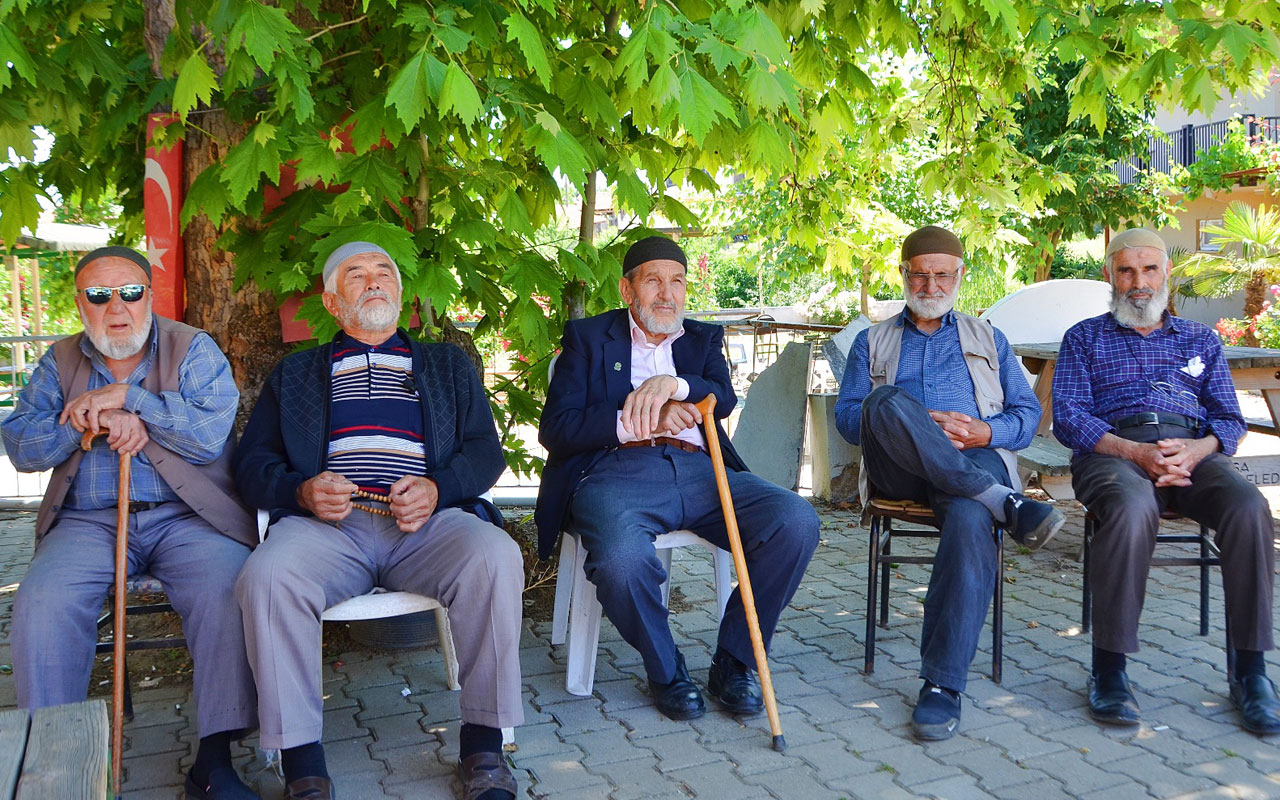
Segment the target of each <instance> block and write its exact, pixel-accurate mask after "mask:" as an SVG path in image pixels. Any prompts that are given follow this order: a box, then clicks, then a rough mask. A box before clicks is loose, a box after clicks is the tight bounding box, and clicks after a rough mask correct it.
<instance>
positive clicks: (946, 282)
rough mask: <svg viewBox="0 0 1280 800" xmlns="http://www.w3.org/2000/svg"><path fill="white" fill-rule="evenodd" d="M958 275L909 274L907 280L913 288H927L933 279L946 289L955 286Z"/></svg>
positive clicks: (945, 273)
mask: <svg viewBox="0 0 1280 800" xmlns="http://www.w3.org/2000/svg"><path fill="white" fill-rule="evenodd" d="M958 274H959V273H956V272H908V273H907V280H908V281H910V282H911V285H912V286H927V285H928V284H929V279H930V278H932V279H933V282H934V283H936V284H938V285H939V286H941V287H942V288H944V289H946V288H949V287H951V286H955V284H956V276H957V275H958Z"/></svg>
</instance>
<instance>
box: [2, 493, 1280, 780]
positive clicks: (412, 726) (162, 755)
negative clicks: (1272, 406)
mask: <svg viewBox="0 0 1280 800" xmlns="http://www.w3.org/2000/svg"><path fill="white" fill-rule="evenodd" d="M1272 491H1275V490H1272ZM1273 505H1274V502H1273ZM1064 506H1065V508H1066V509H1067V510H1068V512H1069V515H1068V516H1069V520H1068V523H1067V527H1066V528H1065V529H1064V532H1063V534H1062V535H1060V536H1059V537H1058V539H1056V540H1055V541H1053V542H1051V543H1050V544H1049V545H1048V547H1046V548H1045V550H1043V551H1041V552H1037V553H1035V554H1019V553H1010V554H1008V556H1007V562H1008V566H1007V570H1006V580H1007V583H1006V586H1005V631H1006V635H1005V668H1004V681H1003V684H1001V685H996V684H994V683H992V682H991V680H990V677H989V675H990V668H991V658H990V644H991V640H990V636H989V630H990V629H989V628H988V629H987V631H985V632H984V635H983V641H982V649H981V651H980V652H979V653H978V656H977V658H976V659H975V661H974V665H973V670H972V673H971V679H970V684H969V689H968V693H967V696H966V698H965V705H964V715H963V721H962V724H961V732H960V734H959V735H957V736H956V737H955V738H954V739H952V740H950V741H947V742H940V743H933V744H927V745H922V744H918V743H916V742H914V741H913V740H912V739H911V737H910V733H909V724H908V723H909V717H910V713H911V707H912V705H913V703H914V701H915V695H916V693H917V691H918V689H919V681H918V679H917V677H916V670H917V668H918V666H919V656H918V644H919V634H920V620H921V615H922V610H923V605H922V601H923V597H924V591H925V586H926V583H927V580H928V568H927V567H908V566H903V567H901V568H900V569H898V570H897V571H896V572H895V577H894V580H893V582H892V589H891V602H890V610H891V615H890V616H891V618H890V622H889V628H888V630H882V631H880V632H879V635H878V638H877V651H878V654H877V658H876V670H875V673H874V674H873V675H863V674H862V658H863V637H864V626H865V622H864V620H865V608H866V563H867V559H866V549H867V535H866V531H865V530H863V529H862V528H859V527H857V519H856V518H855V516H854V515H853V514H852V513H850V512H847V511H823V513H822V521H823V542H822V545H821V547H820V548H819V550H818V553H817V555H816V557H815V558H814V561H813V564H812V566H811V567H810V569H809V572H808V575H807V576H806V578H805V581H804V583H803V584H802V585H801V587H800V590H799V593H798V594H797V596H796V599H795V602H794V603H793V605H792V606H791V608H789V609H788V610H787V611H786V613H785V614H784V615H783V618H782V620H781V623H780V626H779V630H778V634H777V636H776V638H775V640H774V648H773V655H772V661H771V663H772V668H773V674H774V684H775V686H776V689H777V694H778V699H779V704H780V706H781V710H782V725H783V729H784V732H785V735H786V739H787V743H788V745H789V748H788V750H787V752H786V753H785V754H779V753H775V752H773V751H772V750H771V749H770V747H769V732H768V722H767V720H766V719H765V718H764V716H761V717H759V718H757V719H753V720H749V721H746V722H745V723H744V722H740V721H738V720H736V719H734V718H732V717H730V716H728V715H725V714H723V713H721V712H719V711H714V710H713V711H710V712H709V713H708V714H707V715H706V716H705V717H703V718H702V719H699V720H694V721H692V722H672V721H669V720H667V719H665V718H663V717H661V716H660V715H658V714H657V713H656V712H655V711H654V710H653V709H652V707H651V705H650V704H649V700H648V698H647V696H646V694H645V692H644V688H643V687H644V675H643V669H642V667H641V665H640V660H639V657H638V656H637V654H636V653H635V652H634V651H633V650H631V648H629V647H628V646H627V645H625V644H624V643H623V642H621V640H620V639H619V638H618V636H617V633H616V632H615V631H614V630H613V628H612V627H611V626H609V624H608V623H607V622H606V623H605V625H604V628H603V633H602V641H601V647H600V653H599V664H598V668H597V672H596V684H595V694H594V696H592V697H589V698H578V697H574V696H571V695H569V694H567V693H566V692H565V690H564V657H565V651H564V648H563V647H551V646H550V645H549V644H548V642H549V639H550V624H549V623H545V624H544V623H538V624H530V623H527V622H526V624H525V629H524V635H523V639H522V642H521V648H522V650H521V663H522V666H523V674H524V683H525V703H526V722H525V725H524V726H523V727H521V728H519V729H518V730H517V732H516V749H515V751H514V752H512V753H511V761H512V764H513V765H514V767H515V771H516V775H517V777H518V779H519V781H520V787H521V792H522V797H531V798H583V799H584V800H585V799H587V798H591V799H593V800H598V799H599V798H606V797H608V798H616V800H632V799H633V798H635V799H638V798H689V797H696V798H726V800H728V799H729V798H732V800H749V799H750V798H787V799H790V798H842V797H845V798H909V797H937V798H947V799H948V800H963V799H964V798H987V797H995V798H1011V799H1016V798H1026V799H1027V800H1055V798H1067V797H1071V798H1107V800H1125V799H1126V798H1140V797H1141V798H1145V797H1161V798H1211V797H1212V798H1273V797H1280V749H1278V748H1277V745H1280V741H1267V740H1264V739H1259V738H1258V737H1255V736H1253V735H1251V734H1248V733H1246V732H1244V731H1242V730H1241V729H1240V728H1239V727H1238V725H1237V722H1236V714H1235V712H1234V711H1233V710H1232V708H1231V706H1230V702H1229V700H1228V699H1227V696H1226V677H1225V665H1224V658H1223V651H1222V637H1223V632H1222V600H1221V595H1222V593H1221V588H1220V586H1219V585H1218V583H1219V582H1218V579H1217V576H1216V574H1215V580H1214V587H1213V592H1212V616H1211V620H1212V630H1211V632H1210V634H1209V636H1207V637H1200V636H1198V635H1197V633H1198V631H1197V622H1196V620H1197V615H1198V610H1197V609H1198V605H1197V603H1198V595H1197V591H1196V587H1197V581H1196V579H1195V573H1194V570H1191V569H1186V568H1183V569H1154V570H1153V571H1152V576H1151V581H1150V585H1149V586H1148V592H1147V597H1148V600H1147V607H1146V612H1145V614H1144V617H1143V626H1142V632H1141V637H1142V642H1143V650H1142V652H1140V653H1139V654H1138V655H1137V656H1136V657H1134V658H1133V659H1132V661H1131V667H1130V675H1131V676H1132V678H1133V679H1134V682H1135V684H1136V685H1137V687H1138V689H1139V700H1140V702H1141V704H1142V709H1143V714H1144V723H1143V725H1142V726H1141V727H1139V728H1137V729H1132V730H1125V729H1120V730H1107V729H1103V728H1100V727H1098V726H1097V725H1095V724H1093V723H1092V722H1090V721H1089V719H1088V718H1087V716H1086V715H1085V712H1084V707H1083V704H1084V698H1083V694H1082V692H1083V687H1084V682H1085V675H1086V670H1087V666H1088V659H1089V637H1088V636H1087V635H1082V634H1081V632H1080V627H1079V626H1080V621H1079V611H1080V565H1079V562H1078V551H1079V547H1080V531H1081V528H1082V521H1083V520H1082V516H1081V512H1080V507H1079V506H1078V505H1076V504H1074V503H1068V504H1064ZM32 521H33V515H31V514H28V513H5V514H0V663H9V656H8V620H9V608H10V606H11V604H12V599H13V592H14V589H15V588H16V584H17V582H18V581H19V580H20V579H21V577H22V574H23V572H24V571H25V569H26V564H27V561H28V560H29V558H30V530H31V524H32ZM673 571H674V573H675V577H674V580H675V585H676V586H678V587H679V588H680V590H681V592H682V593H683V596H684V599H685V601H686V602H683V603H681V604H679V606H678V608H679V609H682V610H678V611H677V612H676V613H674V614H673V617H672V624H673V625H674V627H675V630H676V640H677V643H678V644H679V645H680V646H681V648H682V650H683V651H684V653H685V654H686V656H687V658H688V661H689V664H690V668H691V670H692V671H693V672H694V675H695V678H696V679H698V680H699V681H700V682H701V681H704V680H705V677H706V669H707V666H708V665H709V663H710V656H711V651H712V649H713V647H714V640H715V631H716V621H715V619H714V618H713V613H714V610H713V609H714V593H713V590H712V586H711V581H710V574H711V565H710V559H709V558H707V557H706V556H705V555H704V554H703V553H702V552H701V551H700V552H699V553H684V552H680V553H678V554H677V555H676V559H675V567H674V570H673ZM1272 663H1273V665H1274V664H1276V663H1277V662H1276V661H1275V660H1274V658H1273V659H1272ZM1272 672H1273V674H1276V675H1280V666H1273V668H1272ZM324 677H325V692H326V700H325V746H326V751H327V754H328V758H329V769H330V772H331V773H332V774H333V775H335V776H336V777H337V778H338V784H337V785H338V790H339V796H341V797H343V798H379V797H395V798H448V797H452V796H453V787H452V769H453V767H452V765H453V764H454V762H455V761H456V757H457V738H458V737H457V734H458V700H457V695H456V694H455V693H453V692H450V691H448V690H447V689H446V688H445V687H444V671H443V665H442V662H441V660H440V657H439V654H438V653H437V652H436V651H434V650H416V651H410V652H402V653H396V654H386V653H374V652H352V653H346V654H343V655H342V656H340V657H339V658H337V659H334V660H333V661H330V662H327V663H325V665H324ZM406 689H407V690H408V692H407V693H406V692H405V690H406ZM135 702H136V708H137V716H136V718H135V720H134V721H133V722H132V723H131V724H130V725H129V726H128V728H127V735H128V746H129V749H128V750H127V751H126V758H125V764H126V768H127V779H128V780H127V783H126V790H127V796H128V797H130V798H138V799H139V800H141V799H142V798H147V799H148V800H150V798H165V799H166V800H172V798H174V797H178V796H180V795H181V781H182V775H183V771H184V770H185V769H186V767H187V766H188V765H189V763H190V761H191V758H192V753H193V745H194V743H195V740H196V732H195V729H194V725H193V722H192V716H191V714H190V692H189V687H181V686H171V687H165V686H162V687H159V688H154V689H140V690H136V691H135ZM13 705H14V698H13V684H12V678H9V677H3V676H0V707H11V706H13ZM1277 738H1280V737H1277ZM255 742H256V739H249V740H247V741H246V742H245V743H244V746H243V747H242V748H241V749H240V750H239V751H238V756H237V763H238V765H239V766H240V767H241V768H242V769H243V770H244V771H245V773H246V774H247V775H248V776H250V777H251V778H252V779H253V780H254V781H256V783H257V785H258V787H259V790H260V791H261V792H262V796H263V797H264V798H269V799H270V800H276V799H277V798H279V797H280V796H281V794H282V787H281V784H280V782H279V781H278V780H277V779H276V778H275V776H274V774H273V773H272V772H270V771H269V770H268V769H266V768H265V767H264V765H263V764H262V762H261V761H260V760H259V758H258V757H257V756H256V755H255V752H254V750H253V745H254V744H255Z"/></svg>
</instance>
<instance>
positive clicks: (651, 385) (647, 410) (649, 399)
mask: <svg viewBox="0 0 1280 800" xmlns="http://www.w3.org/2000/svg"><path fill="white" fill-rule="evenodd" d="M678 388H680V384H679V383H677V382H676V379H675V377H674V376H671V375H654V376H653V377H652V378H649V379H648V380H646V381H645V382H644V383H642V384H640V386H639V387H638V388H636V389H633V390H632V392H631V394H629V395H627V399H626V402H624V403H623V404H622V429H623V430H625V431H626V432H627V433H629V434H631V435H632V436H634V437H636V438H637V439H648V438H650V437H652V436H655V435H656V434H657V431H658V430H660V428H659V427H658V421H659V417H661V416H662V407H663V406H664V405H665V404H666V402H667V401H668V400H670V399H671V396H672V395H674V394H675V393H676V389H678Z"/></svg>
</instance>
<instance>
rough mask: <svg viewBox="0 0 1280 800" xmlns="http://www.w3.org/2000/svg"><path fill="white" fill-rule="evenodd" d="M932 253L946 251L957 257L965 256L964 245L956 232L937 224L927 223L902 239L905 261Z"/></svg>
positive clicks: (903, 258) (947, 253) (945, 252)
mask: <svg viewBox="0 0 1280 800" xmlns="http://www.w3.org/2000/svg"><path fill="white" fill-rule="evenodd" d="M930 253H944V254H946V255H949V256H955V257H956V258H964V246H963V245H961V244H960V239H959V238H957V237H956V235H955V234H954V233H952V232H951V231H949V230H947V229H946V228H939V227H938V226H937V225H925V226H924V227H923V228H920V229H919V230H916V231H912V232H911V233H910V234H908V236H907V238H905V239H903V240H902V260H903V261H909V260H911V259H913V258H915V257H916V256H924V255H929V254H930Z"/></svg>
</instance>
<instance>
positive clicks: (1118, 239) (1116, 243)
mask: <svg viewBox="0 0 1280 800" xmlns="http://www.w3.org/2000/svg"><path fill="white" fill-rule="evenodd" d="M1126 247H1151V248H1154V249H1156V250H1159V251H1160V252H1161V253H1164V254H1165V256H1168V255H1169V248H1167V247H1165V244H1164V239H1161V238H1160V237H1159V236H1157V235H1156V234H1155V232H1153V231H1149V230H1147V229H1146V228H1130V229H1129V230H1127V231H1121V232H1120V233H1117V234H1116V235H1115V236H1112V237H1111V243H1110V244H1108V245H1107V253H1106V256H1104V257H1105V258H1111V257H1112V256H1113V255H1115V254H1116V253H1119V252H1120V251H1121V250H1124V249H1125V248H1126Z"/></svg>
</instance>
